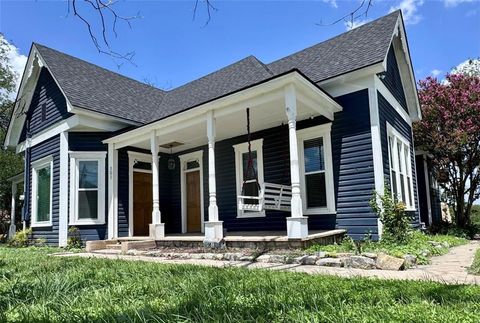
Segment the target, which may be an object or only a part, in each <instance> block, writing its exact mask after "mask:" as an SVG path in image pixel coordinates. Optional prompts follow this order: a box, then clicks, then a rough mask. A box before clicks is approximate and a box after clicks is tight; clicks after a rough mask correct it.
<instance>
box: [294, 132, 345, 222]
mask: <svg viewBox="0 0 480 323" xmlns="http://www.w3.org/2000/svg"><path fill="white" fill-rule="evenodd" d="M331 129H332V123H327V124H322V125H319V126H314V127H310V128H305V129H301V130H297V147H298V164H299V170H300V192H301V196H302V204H303V214H305V215H314V214H332V213H335V212H336V209H335V186H334V181H333V160H332V143H331V135H330V134H331ZM319 137H322V139H323V151H324V163H325V170H324V173H325V195H326V200H327V206H326V207H318V208H307V188H306V183H305V156H304V141H305V140H309V139H315V138H319Z"/></svg>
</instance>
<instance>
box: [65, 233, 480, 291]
mask: <svg viewBox="0 0 480 323" xmlns="http://www.w3.org/2000/svg"><path fill="white" fill-rule="evenodd" d="M479 246H480V241H471V242H470V243H468V244H466V245H463V246H458V247H454V248H452V249H451V250H450V252H449V253H448V254H446V255H443V256H439V257H434V258H432V261H431V264H429V265H424V266H418V267H417V268H414V269H409V270H405V271H387V270H363V269H353V268H330V267H321V266H305V265H303V266H301V265H295V264H288V265H286V264H272V263H259V262H246V261H220V260H205V259H166V258H160V257H146V256H125V255H120V254H118V252H117V251H116V250H111V253H110V254H105V253H104V254H98V253H87V252H84V253H60V254H56V256H59V257H86V258H105V259H122V260H130V261H149V262H157V263H163V264H191V265H200V266H210V267H242V268H248V269H269V270H283V271H289V272H301V273H307V274H312V275H315V274H319V275H335V276H339V277H347V278H353V277H372V278H380V279H399V280H427V281H436V282H440V283H444V284H477V285H480V276H474V275H470V274H468V273H467V268H468V267H469V266H470V265H471V264H472V262H473V257H474V254H475V251H476V249H477V248H479Z"/></svg>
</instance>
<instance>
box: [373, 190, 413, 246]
mask: <svg viewBox="0 0 480 323" xmlns="http://www.w3.org/2000/svg"><path fill="white" fill-rule="evenodd" d="M370 206H371V207H372V209H373V211H374V212H375V213H377V215H378V217H379V219H380V221H382V224H383V236H382V239H383V240H385V241H387V242H394V243H405V242H407V240H408V238H409V234H410V232H411V226H410V220H411V219H410V217H409V216H408V215H407V213H406V212H405V204H403V202H397V201H395V199H394V198H393V197H392V193H391V192H390V190H389V189H388V187H385V190H384V192H383V195H380V194H378V193H377V192H374V193H373V196H372V199H371V200H370Z"/></svg>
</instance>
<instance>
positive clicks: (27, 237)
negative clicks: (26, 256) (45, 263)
mask: <svg viewBox="0 0 480 323" xmlns="http://www.w3.org/2000/svg"><path fill="white" fill-rule="evenodd" d="M32 232H33V231H32V228H28V229H25V230H18V231H17V232H16V233H15V235H14V236H13V238H12V239H10V241H9V242H8V244H9V245H10V246H11V247H28V246H29V245H30V244H31V238H32Z"/></svg>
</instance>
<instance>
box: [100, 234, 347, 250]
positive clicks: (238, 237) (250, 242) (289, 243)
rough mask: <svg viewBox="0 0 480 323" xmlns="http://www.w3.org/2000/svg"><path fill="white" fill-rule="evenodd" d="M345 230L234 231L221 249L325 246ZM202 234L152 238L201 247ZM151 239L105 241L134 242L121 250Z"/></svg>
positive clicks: (168, 244) (161, 244)
mask: <svg viewBox="0 0 480 323" xmlns="http://www.w3.org/2000/svg"><path fill="white" fill-rule="evenodd" d="M345 232H346V231H345V230H343V229H335V230H310V231H309V234H308V235H307V236H306V237H304V238H302V239H294V240H292V239H289V238H288V236H287V232H286V231H237V232H228V233H226V234H225V236H224V238H223V240H224V247H225V248H248V249H255V250H266V249H290V248H295V249H298V248H307V247H309V246H311V245H314V244H320V245H327V244H331V243H339V242H341V241H342V239H343V236H344V235H345ZM204 240H205V235H204V234H202V233H184V234H166V235H165V237H162V238H157V239H156V240H155V245H156V247H175V248H203V247H204ZM147 241H152V239H151V238H150V237H148V236H147V237H121V238H117V239H112V240H109V241H108V242H109V243H110V248H116V247H117V248H119V249H120V248H121V245H122V243H126V242H134V243H133V244H130V245H129V246H128V247H127V248H124V249H125V250H128V249H135V248H137V246H138V245H136V244H135V242H147Z"/></svg>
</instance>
